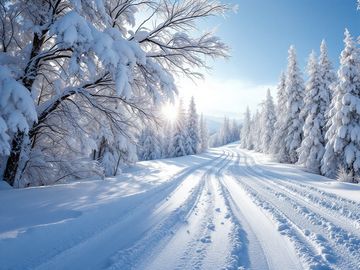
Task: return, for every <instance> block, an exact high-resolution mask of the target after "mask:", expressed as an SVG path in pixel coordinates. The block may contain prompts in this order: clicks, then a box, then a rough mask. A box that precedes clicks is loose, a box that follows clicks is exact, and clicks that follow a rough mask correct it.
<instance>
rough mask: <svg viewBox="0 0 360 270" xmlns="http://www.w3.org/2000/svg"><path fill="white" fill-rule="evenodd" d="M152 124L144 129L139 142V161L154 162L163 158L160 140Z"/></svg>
mask: <svg viewBox="0 0 360 270" xmlns="http://www.w3.org/2000/svg"><path fill="white" fill-rule="evenodd" d="M157 131H158V130H155V129H154V127H152V125H151V124H148V125H147V127H145V128H144V129H143V131H142V132H141V134H140V137H139V142H138V157H139V160H153V159H158V158H160V157H161V148H160V146H161V145H160V140H159V136H158V134H157Z"/></svg>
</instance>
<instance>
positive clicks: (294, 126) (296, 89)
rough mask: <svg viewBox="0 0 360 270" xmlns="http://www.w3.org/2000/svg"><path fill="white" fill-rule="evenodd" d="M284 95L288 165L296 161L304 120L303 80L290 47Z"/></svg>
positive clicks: (293, 48)
mask: <svg viewBox="0 0 360 270" xmlns="http://www.w3.org/2000/svg"><path fill="white" fill-rule="evenodd" d="M285 85H286V87H285V94H286V99H287V106H286V109H287V111H286V115H285V117H286V121H285V127H286V133H285V137H284V138H283V139H284V144H285V147H286V156H285V157H284V158H288V160H286V159H285V160H284V159H283V160H284V161H286V162H289V163H295V162H297V161H298V153H297V149H298V148H299V147H300V145H301V142H302V139H303V131H302V129H303V125H304V119H303V116H302V115H301V114H300V112H301V109H302V107H303V104H304V101H303V99H304V85H303V79H302V75H301V72H300V69H299V67H298V62H297V60H296V52H295V47H294V46H290V49H289V56H288V68H287V73H286V83H285Z"/></svg>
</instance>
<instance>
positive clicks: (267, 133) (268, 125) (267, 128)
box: [260, 89, 276, 153]
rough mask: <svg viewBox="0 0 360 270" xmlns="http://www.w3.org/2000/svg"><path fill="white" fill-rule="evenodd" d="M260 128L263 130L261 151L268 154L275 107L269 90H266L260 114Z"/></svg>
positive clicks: (272, 133)
mask: <svg viewBox="0 0 360 270" xmlns="http://www.w3.org/2000/svg"><path fill="white" fill-rule="evenodd" d="M261 118H262V119H261V120H262V121H261V126H262V127H263V130H262V132H261V134H260V135H261V150H262V152H264V153H269V152H270V144H271V140H272V138H273V135H274V128H275V122H276V114H275V105H274V101H273V98H272V96H271V93H270V89H268V90H267V93H266V100H265V103H264V105H263V111H262V114H261Z"/></svg>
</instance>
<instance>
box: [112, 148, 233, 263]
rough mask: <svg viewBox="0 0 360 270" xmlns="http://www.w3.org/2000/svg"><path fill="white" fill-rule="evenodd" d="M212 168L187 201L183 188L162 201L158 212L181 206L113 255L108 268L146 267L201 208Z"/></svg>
mask: <svg viewBox="0 0 360 270" xmlns="http://www.w3.org/2000/svg"><path fill="white" fill-rule="evenodd" d="M227 159H228V155H226V154H225V155H224V156H223V157H222V158H220V161H219V162H217V163H215V164H214V167H217V166H222V164H223V163H224V162H226V161H227ZM211 171H212V167H211V168H209V169H208V170H206V171H205V172H204V173H203V174H202V175H201V176H199V177H200V180H199V181H198V184H197V187H196V189H192V190H190V191H189V192H186V193H188V194H190V197H189V198H188V199H187V200H186V201H185V202H184V203H181V201H179V196H180V197H181V196H183V195H186V194H185V193H184V192H179V189H177V190H175V192H174V193H173V195H172V196H169V197H168V198H167V200H166V201H164V202H161V203H159V206H158V207H157V209H156V210H155V211H154V212H153V213H154V214H155V215H156V214H163V213H164V212H169V211H168V210H167V208H168V206H169V205H172V206H175V205H179V206H178V208H176V210H175V211H171V212H170V213H169V214H168V215H167V216H166V218H165V219H164V220H163V221H162V222H160V223H158V224H157V225H156V226H155V227H154V228H153V229H150V230H149V231H148V232H147V233H146V234H145V235H144V236H143V237H142V238H141V239H140V240H139V241H138V242H137V243H136V244H135V245H133V246H132V247H130V248H129V249H127V250H121V251H119V252H118V253H117V254H115V255H114V256H112V259H111V261H112V263H111V264H110V265H109V266H108V269H144V268H146V266H147V265H148V264H149V263H150V262H151V261H152V260H153V258H154V257H155V256H156V255H157V253H158V252H159V250H162V249H163V248H164V246H166V244H167V243H168V242H169V241H170V240H171V239H172V238H173V237H174V235H176V233H177V231H178V230H179V227H181V226H183V225H184V224H186V223H188V221H187V219H188V217H189V216H190V215H191V214H192V213H193V212H194V211H196V210H197V208H198V207H197V205H198V203H199V201H201V196H202V195H203V191H204V186H205V185H206V179H207V177H208V175H209V174H210V172H211ZM194 180H196V179H191V178H190V179H189V181H194ZM172 197H178V198H172ZM154 267H155V266H154ZM152 269H156V268H152Z"/></svg>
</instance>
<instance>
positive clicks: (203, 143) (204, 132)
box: [200, 114, 209, 153]
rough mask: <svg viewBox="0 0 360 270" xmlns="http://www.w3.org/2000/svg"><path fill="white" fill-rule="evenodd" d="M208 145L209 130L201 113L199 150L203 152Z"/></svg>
mask: <svg viewBox="0 0 360 270" xmlns="http://www.w3.org/2000/svg"><path fill="white" fill-rule="evenodd" d="M208 147H209V131H208V128H207V125H206V120H205V119H204V117H203V114H201V116H200V152H201V153H202V152H204V151H206V150H207V149H208Z"/></svg>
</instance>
